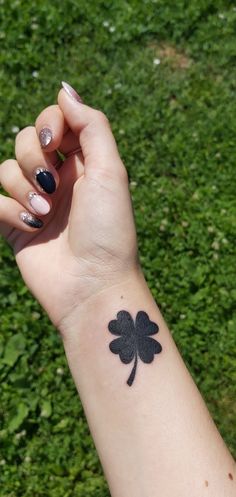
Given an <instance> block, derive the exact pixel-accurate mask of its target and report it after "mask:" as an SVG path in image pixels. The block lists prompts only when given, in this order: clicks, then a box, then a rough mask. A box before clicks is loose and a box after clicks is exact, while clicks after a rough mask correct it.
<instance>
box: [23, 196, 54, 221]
mask: <svg viewBox="0 0 236 497" xmlns="http://www.w3.org/2000/svg"><path fill="white" fill-rule="evenodd" d="M28 196H29V203H30V205H31V207H33V209H34V210H35V212H37V214H41V215H43V216H45V214H48V213H49V211H50V209H51V206H50V204H49V203H48V202H47V200H46V199H45V198H43V197H42V196H41V195H38V194H37V193H36V192H30V193H29V195H28Z"/></svg>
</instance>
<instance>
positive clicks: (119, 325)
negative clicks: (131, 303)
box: [108, 311, 162, 386]
mask: <svg viewBox="0 0 236 497" xmlns="http://www.w3.org/2000/svg"><path fill="white" fill-rule="evenodd" d="M108 329H109V331H110V332H111V333H112V334H113V335H117V336H119V338H116V339H115V340H112V342H110V344H109V348H110V350H111V352H113V354H119V356H120V360H121V361H122V362H123V363H124V364H129V363H130V362H131V361H132V360H133V359H134V366H133V369H132V371H131V373H130V376H129V378H128V380H127V384H128V385H129V386H131V385H132V383H133V381H134V378H135V374H136V368H137V362H138V357H140V359H141V360H142V361H143V362H145V363H147V364H149V363H150V362H152V361H153V359H154V355H155V354H159V353H160V352H161V351H162V346H161V344H160V343H159V342H157V340H155V339H154V338H151V337H150V335H155V334H156V333H157V332H158V331H159V327H158V325H157V324H156V323H154V322H153V321H150V319H149V317H148V314H147V313H146V312H144V311H139V312H138V313H137V316H136V319H135V323H134V320H133V318H132V316H131V315H130V313H129V312H127V311H119V312H118V313H117V319H113V320H112V321H110V322H109V324H108Z"/></svg>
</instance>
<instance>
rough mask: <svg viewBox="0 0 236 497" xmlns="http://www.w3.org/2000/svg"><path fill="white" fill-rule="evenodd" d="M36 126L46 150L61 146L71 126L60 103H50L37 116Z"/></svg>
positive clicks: (42, 145) (50, 150)
mask: <svg viewBox="0 0 236 497" xmlns="http://www.w3.org/2000/svg"><path fill="white" fill-rule="evenodd" d="M35 128H36V131H37V135H38V138H39V142H40V145H41V147H42V148H43V149H44V150H45V152H52V151H53V150H56V149H59V148H60V144H61V142H62V140H63V136H64V135H65V134H66V133H67V131H68V129H69V126H68V124H67V123H66V121H65V118H64V115H63V112H62V111H61V109H60V107H59V105H50V106H49V107H46V109H44V110H43V111H42V112H41V113H40V114H39V116H38V117H37V119H36V122H35Z"/></svg>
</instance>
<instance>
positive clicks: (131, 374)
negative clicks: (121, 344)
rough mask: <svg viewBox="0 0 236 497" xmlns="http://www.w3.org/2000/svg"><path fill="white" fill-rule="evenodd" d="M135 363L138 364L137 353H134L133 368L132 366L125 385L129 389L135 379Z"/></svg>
mask: <svg viewBox="0 0 236 497" xmlns="http://www.w3.org/2000/svg"><path fill="white" fill-rule="evenodd" d="M137 362H138V354H137V351H136V354H135V361H134V366H133V369H132V371H131V373H130V376H129V378H128V380H127V384H128V385H129V387H131V385H132V383H133V381H134V377H135V373H136V368H137Z"/></svg>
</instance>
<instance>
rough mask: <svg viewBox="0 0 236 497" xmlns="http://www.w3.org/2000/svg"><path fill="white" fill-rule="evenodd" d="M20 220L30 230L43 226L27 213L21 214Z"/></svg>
mask: <svg viewBox="0 0 236 497" xmlns="http://www.w3.org/2000/svg"><path fill="white" fill-rule="evenodd" d="M20 219H21V221H23V223H25V224H27V225H28V226H31V228H42V226H43V221H41V219H38V217H36V216H34V215H33V214H30V213H29V212H21V213H20Z"/></svg>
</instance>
